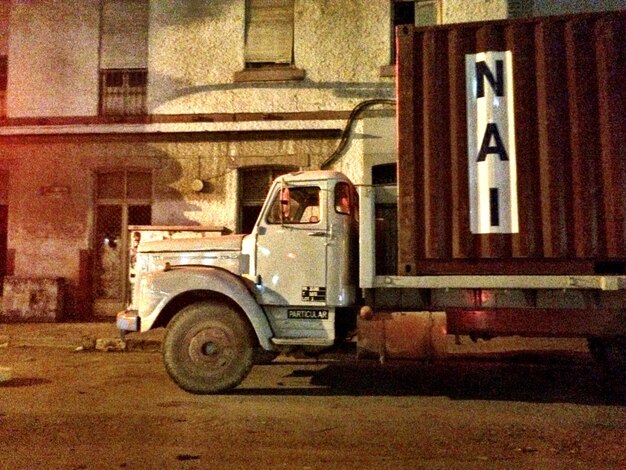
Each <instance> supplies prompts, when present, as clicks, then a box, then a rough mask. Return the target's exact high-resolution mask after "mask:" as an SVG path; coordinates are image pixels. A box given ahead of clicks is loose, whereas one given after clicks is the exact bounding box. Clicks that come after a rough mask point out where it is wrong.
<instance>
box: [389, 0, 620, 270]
mask: <svg viewBox="0 0 626 470" xmlns="http://www.w3.org/2000/svg"><path fill="white" fill-rule="evenodd" d="M397 51H398V52H397V57H396V59H397V62H396V63H397V70H396V74H397V85H396V86H397V100H398V113H397V115H398V126H397V128H398V185H399V207H398V210H399V215H398V220H399V225H398V232H399V234H398V235H399V250H398V274H399V275H428V274H531V275H532V274H594V273H602V274H607V273H615V274H620V273H624V272H625V266H626V113H625V109H626V108H625V104H626V12H610V13H604V14H589V15H574V16H564V17H544V18H529V19H524V20H510V21H496V22H485V23H469V24H458V25H446V26H439V27H432V28H415V27H412V26H401V27H399V28H398V30H397Z"/></svg>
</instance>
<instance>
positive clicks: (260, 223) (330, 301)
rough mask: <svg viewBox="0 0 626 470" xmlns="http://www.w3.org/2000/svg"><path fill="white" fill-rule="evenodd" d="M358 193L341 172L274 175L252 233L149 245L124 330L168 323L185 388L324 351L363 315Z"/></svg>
mask: <svg viewBox="0 0 626 470" xmlns="http://www.w3.org/2000/svg"><path fill="white" fill-rule="evenodd" d="M357 260H358V197H357V193H356V191H355V188H354V186H353V185H352V183H351V182H350V181H349V179H348V178H347V177H346V176H344V175H343V174H341V173H338V172H334V171H308V172H299V173H291V174H287V175H283V176H281V177H279V178H277V179H276V180H275V181H274V183H273V184H272V187H271V189H270V191H269V193H268V197H267V199H266V201H265V204H264V206H263V208H262V210H261V212H260V215H259V218H258V220H257V223H256V224H255V227H254V229H253V230H252V233H251V234H248V235H231V236H224V237H214V238H201V239H188V240H183V239H180V240H167V241H159V242H150V243H146V244H144V245H142V246H140V247H139V251H138V255H137V266H138V271H139V272H138V273H137V277H138V279H137V282H136V285H135V289H134V292H133V295H132V304H131V305H130V306H129V308H128V309H127V310H125V311H123V312H120V313H119V314H118V316H117V326H118V328H119V329H120V330H121V331H122V332H123V333H124V332H127V331H147V330H150V329H152V328H155V327H161V326H166V327H167V332H166V336H165V339H164V343H163V354H164V360H165V365H166V369H167V370H168V372H169V373H170V376H172V378H173V379H174V381H176V382H177V383H178V384H179V385H180V386H181V387H182V388H184V389H186V390H188V391H192V392H197V393H207V392H208V393H210V392H214V391H219V390H223V389H227V388H231V387H234V386H236V385H237V384H238V383H239V382H240V381H241V380H242V379H243V378H244V377H245V375H247V372H248V371H249V368H250V367H251V365H252V362H253V360H254V355H255V351H258V350H259V349H263V350H265V351H270V352H275V353H276V354H277V353H278V352H280V351H282V350H285V349H293V348H296V347H304V348H313V349H315V348H325V347H329V346H332V345H333V344H334V343H335V342H336V341H338V340H342V339H344V337H345V335H346V331H347V330H349V329H350V328H351V327H353V325H354V321H355V318H356V314H355V313H356V312H355V308H356V303H357V283H358V272H357V266H358V261H357Z"/></svg>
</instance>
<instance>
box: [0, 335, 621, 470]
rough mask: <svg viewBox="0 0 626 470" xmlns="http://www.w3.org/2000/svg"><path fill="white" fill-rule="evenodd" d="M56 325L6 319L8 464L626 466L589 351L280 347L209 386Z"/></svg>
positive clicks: (0, 463) (0, 400)
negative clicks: (431, 358)
mask: <svg viewBox="0 0 626 470" xmlns="http://www.w3.org/2000/svg"><path fill="white" fill-rule="evenodd" d="M41 328H43V329H45V328H48V329H47V331H48V333H47V334H46V335H45V338H47V339H45V341H44V340H43V339H42V338H41V337H40V338H37V335H36V334H35V333H36V331H37V327H36V326H33V325H28V326H26V325H25V326H17V325H0V337H1V336H4V337H5V338H7V337H8V338H9V341H7V342H6V343H5V346H4V347H2V343H1V342H0V366H10V367H11V368H12V372H13V379H12V380H11V381H9V382H6V383H4V384H0V468H1V469H3V470H5V469H7V470H12V469H32V468H44V469H46V468H52V469H109V468H127V469H154V468H164V469H185V468H188V469H192V468H196V469H203V468H289V469H291V468H293V469H322V468H323V469H327V468H348V469H351V468H355V469H356V468H359V469H369V468H372V469H379V468H389V469H392V468H393V469H397V468H407V469H408V468H410V469H415V468H424V469H444V468H445V469H489V468H497V469H500V468H501V469H505V468H506V469H510V468H527V469H568V470H569V469H572V468H580V469H619V468H626V455H625V453H624V444H625V443H626V407H624V406H623V405H620V404H619V403H618V402H616V401H612V400H611V399H610V398H607V396H606V395H605V394H604V393H603V390H602V387H601V385H600V379H601V374H600V373H599V372H598V371H597V370H596V369H595V368H594V367H593V364H592V362H591V361H590V358H589V356H588V354H587V353H586V352H583V351H578V350H576V348H573V349H570V350H559V349H553V350H551V351H543V352H538V351H535V350H528V349H523V348H518V350H517V351H513V352H508V353H504V352H499V353H495V352H492V353H487V354H485V355H483V356H476V355H474V354H459V355H456V356H454V357H452V358H450V359H449V360H447V361H445V362H443V363H441V364H431V365H424V364H401V365H395V366H390V367H386V368H382V367H381V366H379V365H378V364H377V363H376V362H364V361H361V362H357V361H355V360H353V359H348V360H345V361H338V360H336V358H334V357H328V358H325V359H322V360H320V361H315V360H304V359H295V358H289V357H283V356H281V357H280V358H279V359H278V362H277V363H275V364H272V365H268V366H256V367H255V368H254V369H253V371H252V373H251V375H250V376H249V377H248V378H247V379H246V380H245V381H244V382H243V384H242V385H241V386H240V387H239V388H237V389H236V390H235V391H234V392H232V393H230V394H227V395H216V396H196V395H190V394H188V393H186V392H183V391H181V390H180V389H178V388H177V387H176V386H175V385H174V384H173V383H172V382H171V381H170V380H169V378H168V377H167V375H166V373H165V371H164V368H163V365H162V362H161V358H160V355H159V354H158V353H155V352H108V353H105V352H81V351H75V349H76V345H75V344H73V342H74V341H79V342H80V341H81V339H80V335H79V337H78V339H76V338H74V339H72V338H70V337H68V334H69V332H70V331H71V330H72V328H74V330H76V327H71V326H65V327H61V326H60V325H59V326H56V327H45V326H42V327H40V329H41ZM91 328H92V331H91V334H98V333H102V332H103V331H104V332H108V331H110V330H109V329H108V327H107V326H97V325H96V326H92V327H91ZM100 328H103V329H100ZM29 329H30V330H29ZM25 331H26V332H28V331H30V338H31V339H30V340H29V339H28V338H29V335H26V334H24V332H25ZM52 331H56V335H57V336H56V341H53V339H51V338H52V337H53V336H54V335H53V334H52V333H51V332H52ZM29 343H30V344H29Z"/></svg>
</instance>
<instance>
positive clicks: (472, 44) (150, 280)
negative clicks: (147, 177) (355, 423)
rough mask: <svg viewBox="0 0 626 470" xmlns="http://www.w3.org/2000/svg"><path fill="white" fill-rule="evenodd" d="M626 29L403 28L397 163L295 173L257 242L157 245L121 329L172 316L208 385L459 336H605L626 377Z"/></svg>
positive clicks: (595, 347)
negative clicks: (272, 362)
mask: <svg viewBox="0 0 626 470" xmlns="http://www.w3.org/2000/svg"><path fill="white" fill-rule="evenodd" d="M625 25H626V14H624V13H623V12H617V13H608V14H598V15H581V16H572V17H556V18H544V19H525V20H520V21H501V22H485V23H472V24H466V25H448V26H442V27H433V28H421V29H420V28H414V27H409V26H402V27H400V28H399V29H398V30H397V31H396V33H397V50H398V55H397V66H396V80H397V111H396V116H397V129H398V132H397V134H398V135H397V140H398V152H397V158H396V161H395V162H393V161H392V162H387V165H382V170H383V171H381V168H380V167H379V168H377V167H375V166H372V167H371V168H368V169H366V171H365V172H364V173H366V174H367V173H369V174H370V175H372V176H371V178H367V179H364V180H363V181H359V182H358V184H357V185H356V186H355V185H353V184H352V182H351V181H350V180H349V179H348V178H347V177H346V176H344V175H343V174H341V173H339V172H336V171H328V170H316V171H306V172H298V173H291V174H286V175H283V176H281V177H279V178H277V179H276V180H275V181H274V183H273V185H272V187H271V189H270V191H269V194H268V196H267V199H266V201H265V204H264V206H263V208H262V210H261V213H260V215H259V218H258V220H257V223H256V225H255V227H254V229H253V230H252V233H250V234H248V235H231V236H224V237H217V238H200V239H188V240H183V239H180V240H171V241H162V242H151V243H146V244H144V245H142V246H140V249H139V253H138V256H137V266H136V269H137V282H136V285H135V289H134V294H133V304H132V305H131V306H129V309H128V310H126V311H123V312H120V313H119V314H118V317H117V325H118V328H119V329H120V330H121V331H122V332H126V331H142V332H144V331H147V330H150V329H152V328H155V327H167V332H166V335H165V339H164V343H163V357H164V362H165V366H166V369H167V371H168V373H169V374H170V376H171V377H172V379H173V380H174V381H175V382H176V383H177V384H178V385H179V386H181V387H182V388H183V389H185V390H188V391H190V392H194V393H215V392H221V391H225V390H229V389H231V388H233V387H235V386H237V385H238V384H239V383H240V382H241V381H242V380H243V379H244V378H245V377H246V375H247V374H248V372H249V371H250V369H251V367H252V366H253V364H254V362H255V358H258V357H259V356H258V353H259V352H260V351H264V352H265V355H266V356H267V355H269V356H270V357H271V356H272V355H273V354H274V355H276V354H278V353H280V352H281V351H292V350H294V349H296V348H302V349H305V350H307V351H309V352H315V351H319V350H322V349H324V348H330V347H333V346H336V345H337V344H339V343H341V342H343V341H346V340H356V347H357V353H358V354H359V355H360V356H368V355H369V356H372V355H373V356H375V357H377V358H379V359H380V360H382V361H386V360H391V359H433V358H438V357H442V356H444V355H445V345H446V341H445V339H446V337H447V336H448V335H468V336H470V337H471V338H473V339H477V338H483V339H489V338H493V337H496V336H513V335H519V336H526V337H576V338H587V340H588V342H589V346H590V352H591V353H592V355H593V356H594V357H595V358H596V359H598V360H599V361H601V362H602V363H603V364H604V365H605V366H606V370H607V371H608V374H609V376H613V377H615V378H616V379H617V382H618V383H621V384H622V385H624V384H626V155H625V154H624V149H626V133H625V132H623V128H624V121H623V119H624V106H625V103H626V98H625V95H624V86H623V76H621V75H619V74H618V73H615V71H618V70H623V69H624V67H626V61H625V58H626V56H625V55H624V54H623V44H624V40H626V39H625V38H624V32H625V31H626V27H625ZM589 51H593V53H592V54H591V53H590V52H589ZM582 59H584V60H582ZM394 163H395V166H393V165H394ZM389 164H391V166H389ZM376 174H378V175H379V176H380V175H381V174H383V175H385V174H387V176H389V177H388V178H385V177H382V178H381V177H378V178H377V177H376Z"/></svg>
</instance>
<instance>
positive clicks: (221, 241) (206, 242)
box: [138, 235, 245, 253]
mask: <svg viewBox="0 0 626 470" xmlns="http://www.w3.org/2000/svg"><path fill="white" fill-rule="evenodd" d="M244 237H245V235H225V236H219V237H204V238H174V239H169V240H158V241H151V242H145V243H142V244H141V245H139V250H138V251H139V253H173V252H192V251H241V243H242V240H243V238H244Z"/></svg>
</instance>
